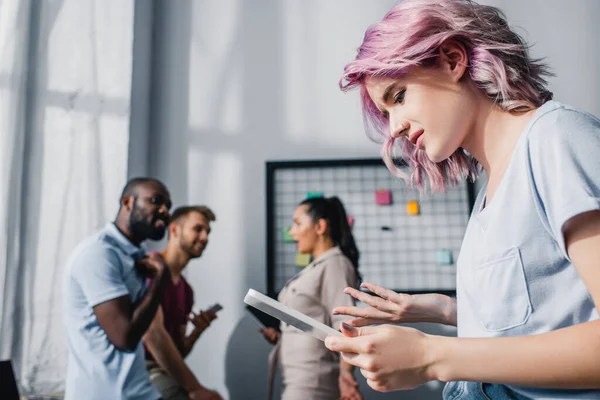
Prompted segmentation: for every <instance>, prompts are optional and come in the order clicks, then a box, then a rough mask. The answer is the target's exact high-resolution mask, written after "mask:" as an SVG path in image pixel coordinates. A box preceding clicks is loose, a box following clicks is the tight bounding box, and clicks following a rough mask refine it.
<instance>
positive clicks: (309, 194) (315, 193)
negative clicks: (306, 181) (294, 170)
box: [306, 192, 323, 199]
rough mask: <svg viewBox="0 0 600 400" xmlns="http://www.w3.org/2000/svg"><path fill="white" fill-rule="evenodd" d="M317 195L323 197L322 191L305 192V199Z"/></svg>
mask: <svg viewBox="0 0 600 400" xmlns="http://www.w3.org/2000/svg"><path fill="white" fill-rule="evenodd" d="M317 197H323V192H307V193H306V198H307V199H314V198H317Z"/></svg>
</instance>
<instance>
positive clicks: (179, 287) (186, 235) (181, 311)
mask: <svg viewBox="0 0 600 400" xmlns="http://www.w3.org/2000/svg"><path fill="white" fill-rule="evenodd" d="M215 219H216V218H215V214H214V213H213V212H212V211H211V210H210V209H209V208H208V207H206V206H185V207H180V208H177V209H176V210H174V211H173V213H172V214H171V222H170V224H169V241H168V243H167V247H166V248H165V249H164V250H163V251H161V254H162V256H163V258H164V259H165V261H166V263H167V265H168V266H169V269H170V271H171V283H170V285H169V286H168V287H167V289H166V290H165V294H164V296H163V299H162V302H161V309H162V314H163V316H164V319H163V325H164V329H165V330H166V331H167V332H168V334H169V336H171V338H172V339H173V342H174V344H175V346H176V347H177V350H179V354H172V357H173V358H185V357H186V356H187V355H188V354H189V353H190V351H191V350H192V347H193V346H194V344H195V343H196V341H197V340H198V338H199V337H200V335H201V334H202V332H204V330H205V329H206V328H207V327H208V326H209V325H210V323H211V322H212V321H213V320H214V319H215V318H216V314H215V313H214V312H210V311H202V312H200V313H199V314H195V313H193V312H192V306H193V305H194V291H193V289H192V287H191V286H190V285H189V284H188V282H187V281H186V280H185V278H184V277H183V276H182V275H181V272H182V271H183V270H184V269H185V267H186V266H187V264H188V263H189V261H190V260H191V259H193V258H198V257H200V256H201V255H202V253H203V252H204V249H205V248H206V245H207V244H208V235H209V234H210V223H211V222H212V221H215ZM188 321H189V322H191V323H192V324H193V325H194V329H193V330H192V332H191V333H190V334H189V335H186V327H187V323H188ZM158 344H159V343H158V341H155V340H153V337H152V334H151V331H150V334H149V335H146V337H144V345H145V346H146V350H147V351H146V360H147V361H146V366H147V367H148V371H149V373H150V380H151V381H152V383H153V384H154V386H155V387H156V389H157V390H158V391H159V392H160V394H161V396H162V397H163V399H164V400H187V399H189V395H188V391H187V390H186V386H185V384H184V382H181V381H180V380H181V379H180V378H179V377H178V376H177V375H176V374H174V373H173V372H174V371H170V370H169V364H170V362H169V360H162V361H163V362H161V360H160V359H155V356H156V353H157V352H158V349H157V348H156V347H157V345H158ZM165 361H166V362H165ZM207 398H209V397H207Z"/></svg>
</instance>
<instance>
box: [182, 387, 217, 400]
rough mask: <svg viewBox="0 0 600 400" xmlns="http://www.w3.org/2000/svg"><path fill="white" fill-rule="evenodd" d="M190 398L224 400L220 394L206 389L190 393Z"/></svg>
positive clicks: (196, 399)
mask: <svg viewBox="0 0 600 400" xmlns="http://www.w3.org/2000/svg"><path fill="white" fill-rule="evenodd" d="M188 397H189V398H190V400H223V398H222V397H221V396H220V395H219V393H217V392H213V391H212V390H208V389H205V388H202V389H198V390H194V391H193V392H189V393H188Z"/></svg>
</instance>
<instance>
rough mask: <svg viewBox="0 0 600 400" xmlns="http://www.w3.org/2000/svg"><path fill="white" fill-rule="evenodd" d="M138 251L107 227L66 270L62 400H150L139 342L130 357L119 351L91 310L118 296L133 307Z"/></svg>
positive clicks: (140, 284)
mask: <svg viewBox="0 0 600 400" xmlns="http://www.w3.org/2000/svg"><path fill="white" fill-rule="evenodd" d="M144 254H145V252H144V250H143V249H140V248H139V247H136V246H135V245H133V244H132V243H131V242H129V240H127V238H126V237H125V236H124V235H123V234H122V233H121V232H120V231H119V230H118V229H117V228H116V226H115V225H114V224H112V223H110V224H108V225H107V226H106V227H105V228H104V229H103V230H102V231H100V233H98V234H97V235H95V236H93V237H90V238H88V239H86V240H84V241H83V242H81V243H80V244H79V245H78V246H77V247H76V248H75V250H74V251H73V253H72V254H71V256H70V258H69V260H68V263H67V267H66V269H65V280H64V293H65V297H64V323H65V327H66V331H67V344H68V348H69V362H68V369H67V382H66V397H65V399H66V400H83V399H85V400H108V399H110V400H155V399H158V398H160V395H159V394H158V392H157V391H156V390H155V389H154V387H153V386H152V383H150V378H149V376H148V372H147V370H146V363H145V359H144V346H143V345H142V342H141V341H140V343H138V345H137V347H136V348H135V350H134V351H132V352H125V351H120V350H118V349H117V348H116V347H115V346H114V345H113V344H112V343H111V342H110V340H109V339H108V337H107V336H106V333H105V332H104V329H102V327H101V326H100V324H99V323H98V319H97V318H96V314H94V310H93V307H94V306H96V305H98V304H100V303H104V302H106V301H108V300H112V299H115V298H118V297H121V296H126V295H128V296H130V297H131V301H132V303H135V302H137V301H138V300H139V299H140V298H141V297H142V296H143V295H144V293H145V290H146V288H145V280H144V278H143V277H142V276H140V275H139V274H138V272H137V270H136V268H135V260H136V259H139V258H141V257H143V256H144Z"/></svg>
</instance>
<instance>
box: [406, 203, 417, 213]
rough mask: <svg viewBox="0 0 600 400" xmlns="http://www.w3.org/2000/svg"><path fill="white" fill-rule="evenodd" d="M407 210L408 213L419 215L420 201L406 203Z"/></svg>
mask: <svg viewBox="0 0 600 400" xmlns="http://www.w3.org/2000/svg"><path fill="white" fill-rule="evenodd" d="M406 212H407V213H408V215H419V202H418V201H409V202H408V203H406Z"/></svg>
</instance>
